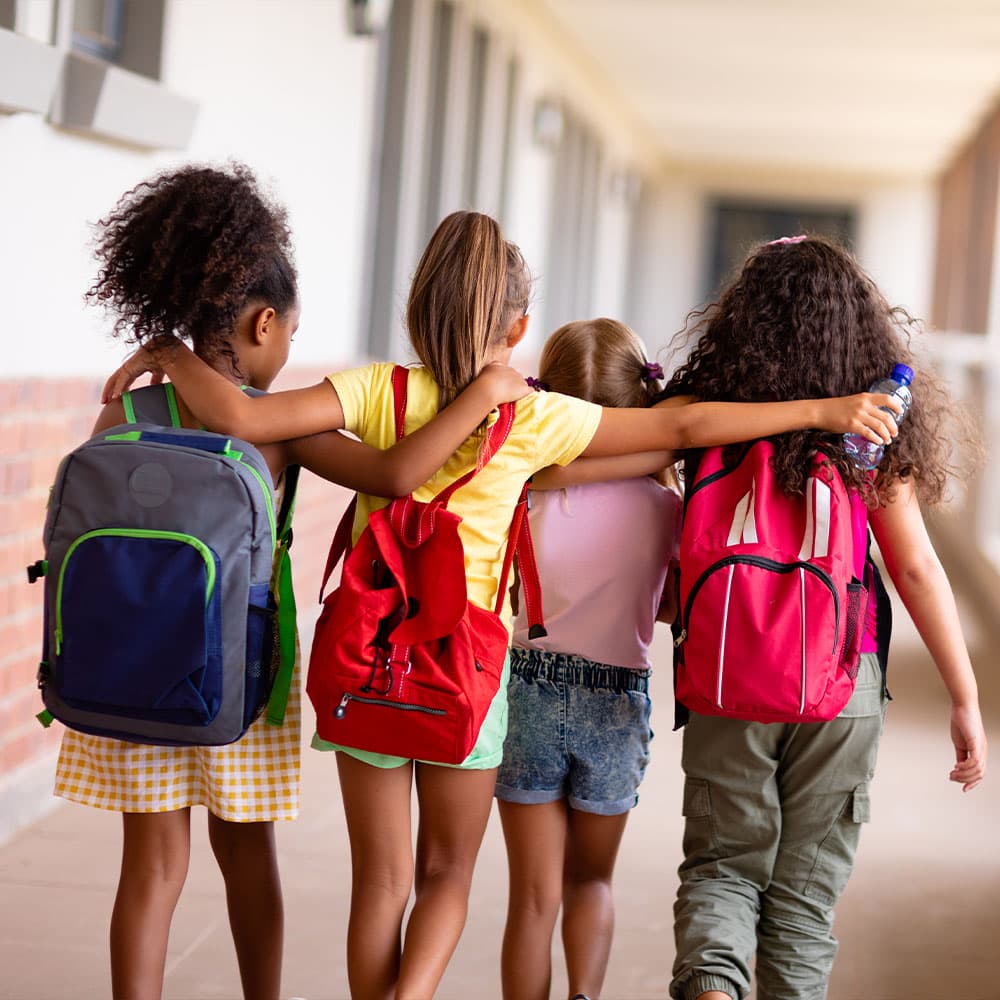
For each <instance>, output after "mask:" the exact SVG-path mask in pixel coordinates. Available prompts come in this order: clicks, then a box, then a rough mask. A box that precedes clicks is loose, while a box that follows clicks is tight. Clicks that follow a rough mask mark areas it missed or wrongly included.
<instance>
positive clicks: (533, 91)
mask: <svg viewBox="0 0 1000 1000" xmlns="http://www.w3.org/2000/svg"><path fill="white" fill-rule="evenodd" d="M463 2H465V4H466V7H467V10H468V16H470V17H471V18H472V19H473V20H481V21H482V22H484V23H487V24H488V25H489V26H490V29H491V30H492V31H494V32H497V33H498V34H500V35H501V36H502V37H503V38H504V39H505V41H506V43H507V44H509V45H510V46H511V47H512V48H513V49H514V50H515V51H517V53H518V54H519V58H520V60H521V86H520V96H519V111H518V116H517V139H516V146H515V150H514V154H513V162H512V176H511V179H510V190H511V193H512V200H511V204H510V210H509V212H508V217H507V219H506V220H505V222H506V226H505V228H506V230H507V233H508V235H509V237H510V238H511V239H513V240H515V241H516V242H518V243H519V244H520V245H521V247H522V249H523V251H524V253H525V256H526V258H527V260H528V263H529V265H530V266H531V268H532V270H533V272H534V273H535V274H536V276H537V278H538V288H537V297H538V299H539V300H541V301H544V297H545V280H546V276H545V271H544V266H545V261H546V260H547V259H548V257H547V255H548V252H549V246H548V229H549V220H550V213H551V198H552V191H553V186H554V185H556V184H558V183H559V178H558V177H557V176H555V174H554V158H553V156H552V154H551V153H550V152H549V151H547V150H545V149H542V148H541V147H539V146H537V145H536V144H535V143H534V142H533V140H532V136H531V119H532V114H533V109H534V104H535V101H536V100H537V99H538V98H539V97H542V96H561V97H563V98H564V99H566V100H568V101H570V102H572V103H573V105H574V107H575V108H576V110H577V112H578V113H583V114H585V115H586V116H587V119H588V122H589V124H590V126H591V127H592V128H593V130H594V131H595V132H596V133H597V134H598V135H600V136H601V137H602V141H603V142H604V145H605V156H606V159H607V162H608V164H609V166H617V165H621V166H624V167H631V168H634V169H637V170H638V171H640V172H641V173H643V174H644V175H645V176H646V178H647V184H646V186H645V191H646V194H645V195H644V200H643V203H642V204H641V205H640V207H639V209H638V211H637V218H638V220H639V223H640V225H641V233H640V236H639V245H640V247H641V252H640V253H639V255H638V256H637V257H632V256H631V255H630V253H629V252H627V251H628V247H627V239H626V237H627V231H626V228H627V227H626V225H625V218H624V212H623V209H622V206H620V205H617V206H616V205H615V204H614V203H613V201H611V200H609V199H608V198H604V200H603V202H602V210H601V214H600V218H599V226H598V232H599V241H598V247H597V266H596V269H595V283H594V289H593V301H594V304H595V309H596V311H597V312H601V313H610V314H612V315H616V314H617V315H621V314H622V313H623V312H624V310H625V304H624V301H623V300H624V298H625V290H626V287H635V288H637V289H638V291H637V294H636V295H635V298H634V301H633V302H632V303H631V305H630V308H629V310H628V315H626V317H625V318H626V319H628V320H630V321H631V322H632V323H633V325H635V326H636V328H637V330H638V331H639V333H640V334H641V335H642V336H643V337H644V339H645V340H646V342H647V344H648V346H649V348H650V350H651V351H652V352H654V353H655V352H657V351H658V350H659V349H661V348H662V347H664V346H665V345H666V344H667V343H668V341H669V340H670V338H671V336H672V335H673V334H674V333H675V332H676V331H677V330H678V329H679V328H680V327H681V326H682V324H683V321H684V317H685V315H686V313H687V312H688V310H690V309H691V308H692V307H694V306H696V305H698V304H699V296H700V293H701V289H702V284H703V268H704V264H705V258H706V252H707V251H706V247H705V239H706V236H707V233H706V224H707V214H706V204H707V201H708V199H709V198H710V197H712V196H714V195H718V194H721V193H725V194H729V195H739V194H743V195H748V196H760V195H768V196H771V197H775V198H778V197H788V198H791V199H801V198H804V197H809V198H810V199H813V200H830V201H832V202H838V203H844V202H847V203H850V204H855V205H856V206H857V207H858V210H859V219H860V227H859V251H860V253H861V256H862V259H863V262H864V263H865V265H866V266H867V267H868V268H869V269H870V270H871V272H872V274H873V276H874V277H875V279H876V280H877V281H878V282H879V283H880V285H882V287H883V288H884V290H885V291H886V293H887V295H888V296H889V297H890V298H891V299H892V300H893V301H894V302H899V303H901V304H904V305H906V306H907V307H908V308H910V309H911V310H912V311H914V312H916V313H919V314H926V312H927V310H928V307H929V301H928V296H929V287H930V268H931V260H932V256H933V240H934V224H935V219H934V193H933V188H932V185H931V184H930V183H927V184H919V183H914V182H912V181H907V182H899V183H897V184H893V183H889V182H884V181H872V180H870V179H868V180H865V179H859V178H846V179H845V178H843V177H836V176H833V177H822V176H813V175H801V174H789V175H787V176H775V175H772V174H768V173H764V172H760V171H756V172H754V171H752V170H746V171H742V172H740V171H734V170H730V171H727V172H724V173H720V172H719V171H714V172H713V171H712V170H710V169H706V170H698V171H695V170H693V169H690V168H689V169H687V170H684V171H680V170H677V171H671V172H669V173H667V172H664V171H663V169H662V168H661V167H660V165H659V164H658V163H657V160H656V154H655V149H654V148H653V147H652V144H651V137H650V136H649V135H648V134H646V133H645V132H644V131H643V129H642V127H641V126H640V125H639V124H637V122H636V121H635V120H634V119H633V118H632V117H631V116H630V114H629V112H628V108H627V106H626V104H623V103H622V99H621V97H620V96H619V95H618V93H617V91H616V90H615V88H614V86H613V85H612V84H611V83H610V82H609V81H607V80H606V79H604V78H603V77H602V76H601V74H600V73H599V72H598V71H596V70H595V68H594V66H593V64H592V63H590V62H588V60H587V59H586V58H585V57H583V56H581V55H580V54H579V53H575V52H574V51H573V50H572V49H571V46H570V44H569V43H568V41H567V40H566V38H565V37H564V36H562V35H560V34H559V32H557V31H555V30H553V26H552V24H551V21H550V19H548V18H547V17H546V15H544V13H543V12H542V11H541V9H540V8H538V7H536V6H535V5H532V4H531V3H529V2H527V0H511V2H510V3H507V4H504V5H499V4H495V3H487V2H485V0H463ZM50 3H51V0H21V6H22V7H26V9H29V8H30V18H29V20H30V25H31V30H32V33H33V34H38V33H41V32H44V30H45V27H44V26H45V23H46V22H47V18H48V14H47V13H45V11H47V10H48V9H49V7H50ZM346 6H347V4H346V2H341V0H323V2H319V0H171V2H170V4H169V8H168V18H167V26H166V46H165V53H164V84H165V85H166V86H167V87H169V88H170V89H171V90H174V91H176V92H178V93H180V94H183V95H185V96H189V97H192V98H194V99H196V100H197V101H199V102H200V105H201V111H200V115H199V118H198V123H197V127H196V131H195V135H194V138H193V141H192V144H191V148H190V149H189V150H187V151H185V153H184V154H182V155H177V154H164V153H149V152H143V151H139V150H136V149H132V148H128V147H124V146H122V145H119V144H114V143H108V142H102V141H100V140H95V139H92V138H89V137H84V136H77V135H73V134H71V133H69V132H65V131H59V130H57V129H55V128H53V127H52V126H50V125H47V124H46V123H45V122H44V121H43V120H42V119H41V118H39V117H38V116H31V115H6V116H0V227H2V235H3V239H0V274H2V275H3V283H4V288H5V290H6V292H7V294H6V297H5V298H6V301H5V306H6V316H5V320H6V328H7V346H6V350H5V352H4V360H3V363H2V366H0V376H11V375H21V374H53V375H60V374H66V375H69V374H95V375H99V374H101V373H103V372H105V371H107V370H108V368H109V367H110V366H112V365H113V364H114V363H116V361H117V360H118V358H119V357H120V356H121V355H122V353H123V348H122V346H121V345H117V344H114V343H111V342H109V341H108V339H107V338H106V337H105V336H104V333H103V331H104V330H105V329H106V328H107V326H108V324H107V322H106V321H105V320H104V318H103V317H102V316H101V315H100V312H99V311H98V310H96V309H93V308H85V307H84V305H83V300H82V295H83V293H84V291H85V290H86V289H87V287H88V286H89V284H90V283H91V281H92V279H93V276H94V268H93V265H92V262H91V260H90V256H89V250H88V240H89V229H88V224H89V223H91V222H93V221H96V220H97V219H99V218H100V217H101V216H102V215H104V214H106V213H107V212H108V211H109V210H110V208H111V207H112V206H113V204H114V203H115V201H116V199H117V198H118V196H119V195H120V194H121V193H122V192H123V191H125V190H126V189H127V188H129V187H131V186H132V185H134V184H135V183H137V182H138V181H140V180H142V179H143V178H144V177H147V176H148V175H149V174H151V173H152V172H154V171H156V170H158V169H160V168H162V167H164V166H167V165H169V164H172V163H176V162H179V161H181V160H194V161H212V160H219V159H227V158H237V159H240V160H243V161H244V162H246V163H248V164H249V165H250V166H251V167H253V168H254V169H255V170H256V171H257V173H258V175H259V176H261V177H262V178H264V179H266V180H268V181H270V182H271V184H272V186H273V190H274V192H275V194H276V195H277V196H278V197H279V198H280V199H281V200H283V201H284V202H285V203H286V204H287V205H288V207H289V210H290V215H291V222H292V226H293V230H294V233H295V238H296V245H297V258H298V263H299V270H300V283H301V290H302V299H303V319H302V327H301V332H300V334H299V336H297V337H296V342H295V348H294V353H293V356H292V359H291V360H292V363H293V364H295V363H301V364H311V363H329V364H331V365H336V364H341V363H345V362H349V361H353V360H356V359H357V358H359V357H360V356H361V355H362V353H363V345H362V343H361V341H360V323H361V303H360V295H361V294H362V290H363V287H364V282H363V280H362V276H363V271H364V268H365V266H366V261H365V259H364V252H365V247H366V243H365V230H366V225H367V221H368V220H367V213H368V206H369V185H370V182H371V177H370V173H371V150H372V142H373V138H374V136H373V130H374V121H375V107H374V103H375V85H376V55H377V53H376V44H377V43H376V41H375V40H374V39H370V38H356V37H352V36H351V35H349V33H348V31H347V22H346V12H345V8H346ZM649 177H655V178H656V180H655V181H652V182H648V178H649ZM633 261H634V263H635V269H636V271H635V273H634V274H633V273H631V270H630V269H631V267H632V264H633ZM403 298H405V291H404V293H403ZM539 313H540V310H539ZM570 318H576V317H566V319H570ZM548 332H550V331H548V330H545V329H542V328H541V325H537V326H536V328H535V329H533V330H532V331H531V334H530V336H529V342H528V344H527V345H526V348H527V349H529V350H535V349H537V347H538V346H539V345H540V344H541V342H542V341H543V340H544V337H545V336H546V335H547V333H548Z"/></svg>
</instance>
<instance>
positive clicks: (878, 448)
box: [844, 365, 913, 469]
mask: <svg viewBox="0 0 1000 1000" xmlns="http://www.w3.org/2000/svg"><path fill="white" fill-rule="evenodd" d="M912 381H913V369H912V368H909V367H908V366H907V365H896V367H895V368H893V370H892V374H891V375H890V376H889V377H888V378H880V379H879V380H878V381H877V382H876V383H875V384H874V385H873V386H872V387H871V389H869V390H868V391H869V392H885V393H888V394H889V395H890V396H895V397H896V399H898V400H899V402H900V403H901V404H902V407H903V411H902V413H894V412H893V411H892V410H890V409H889V408H888V407H887V406H884V407H882V409H884V410H885V411H886V413H891V414H892V417H893V419H894V420H895V421H896V423H897V424H898V423H899V422H900V421H901V420H902V419H903V417H905V416H906V411H907V410H908V409H909V408H910V403H911V402H913V396H912V394H911V393H910V383H911V382H912ZM844 448H845V449H847V454H848V455H850V456H851V458H852V459H854V461H855V462H856V463H857V464H858V465H859V466H861V468H862V469H874V468H875V466H877V465H878V463H879V462H881V461H882V455H883V453H884V452H885V445H881V444H875V442H874V441H869V440H868V438H866V437H863V436H862V435H861V434H845V435H844Z"/></svg>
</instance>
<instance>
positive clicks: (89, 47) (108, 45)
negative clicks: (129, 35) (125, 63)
mask: <svg viewBox="0 0 1000 1000" xmlns="http://www.w3.org/2000/svg"><path fill="white" fill-rule="evenodd" d="M124 39H125V0H75V3H74V4H73V48H74V49H76V50H77V51H78V52H85V53H86V54H87V55H91V56H96V57H97V58H98V59H104V60H106V61H107V62H117V60H118V56H119V54H120V53H121V48H122V43H123V41H124Z"/></svg>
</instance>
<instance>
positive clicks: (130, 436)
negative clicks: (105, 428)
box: [104, 431, 142, 441]
mask: <svg viewBox="0 0 1000 1000" xmlns="http://www.w3.org/2000/svg"><path fill="white" fill-rule="evenodd" d="M104 440H105V441H141V440H142V431H125V432H123V433H122V434H109V435H108V436H107V437H106V438H105V439H104Z"/></svg>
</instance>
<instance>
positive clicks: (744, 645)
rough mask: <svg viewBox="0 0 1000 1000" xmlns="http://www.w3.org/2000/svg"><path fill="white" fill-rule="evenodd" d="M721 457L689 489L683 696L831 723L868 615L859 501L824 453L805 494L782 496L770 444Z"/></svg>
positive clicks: (736, 710) (680, 659) (705, 465)
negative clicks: (855, 512) (858, 561)
mask: <svg viewBox="0 0 1000 1000" xmlns="http://www.w3.org/2000/svg"><path fill="white" fill-rule="evenodd" d="M727 453H728V452H727ZM723 454H724V449H722V448H709V449H707V450H706V451H705V452H704V453H703V455H702V457H701V461H700V463H699V464H698V468H697V471H696V472H695V475H694V476H693V478H691V479H690V480H689V481H688V483H687V484H686V497H685V503H684V521H683V527H682V529H681V555H680V561H681V584H680V591H681V592H680V608H681V618H680V633H679V635H678V638H677V641H676V643H675V645H676V661H675V662H676V674H677V679H676V694H677V699H678V700H679V701H680V702H681V704H683V705H684V706H686V707H687V708H689V709H691V710H692V711H694V712H697V713H699V714H702V715H722V716H728V717H730V718H736V719H744V720H749V721H756V722H819V721H824V720H827V719H832V718H834V717H835V716H836V715H838V714H839V712H840V711H841V709H842V708H843V707H844V706H845V705H846V704H847V702H848V700H849V699H850V697H851V693H852V692H853V690H854V681H855V678H856V676H857V671H858V657H859V651H860V648H861V639H862V636H863V633H864V626H865V616H866V614H867V607H868V591H867V589H866V588H865V586H864V585H863V584H862V583H861V581H860V580H858V578H857V577H856V576H855V575H854V551H855V550H854V529H853V525H852V517H851V496H850V494H849V492H848V490H847V488H846V486H845V485H844V482H843V480H842V479H841V477H840V474H839V473H838V472H837V471H836V469H835V468H833V466H832V465H830V464H829V463H828V462H827V460H826V458H825V457H824V456H823V455H822V454H821V453H818V454H817V455H816V456H815V458H814V460H813V468H812V472H811V475H810V477H809V479H808V481H807V485H806V491H805V495H804V496H788V495H787V494H785V493H784V492H783V491H782V490H781V487H780V486H779V484H778V483H777V481H776V479H775V477H774V473H773V471H772V468H771V459H772V456H773V454H774V445H773V443H772V442H771V441H769V440H766V439H765V440H760V441H755V442H753V443H752V444H750V445H749V446H747V448H746V450H745V451H744V452H743V454H742V457H740V458H739V461H738V462H736V463H735V464H733V463H732V462H731V461H730V462H725V463H724V461H723Z"/></svg>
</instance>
